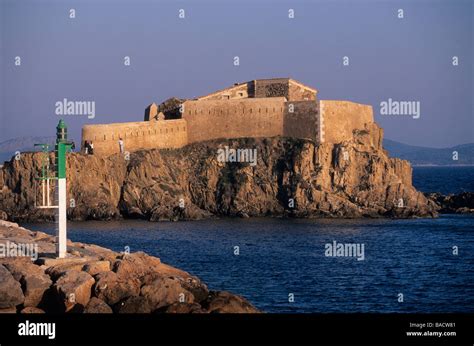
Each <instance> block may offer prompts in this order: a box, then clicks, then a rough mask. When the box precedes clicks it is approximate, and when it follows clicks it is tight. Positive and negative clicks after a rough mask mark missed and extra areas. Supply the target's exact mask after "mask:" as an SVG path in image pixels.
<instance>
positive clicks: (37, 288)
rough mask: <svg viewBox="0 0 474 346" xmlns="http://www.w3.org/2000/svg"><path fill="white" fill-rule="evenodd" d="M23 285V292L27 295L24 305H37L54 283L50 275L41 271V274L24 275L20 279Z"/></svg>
mask: <svg viewBox="0 0 474 346" xmlns="http://www.w3.org/2000/svg"><path fill="white" fill-rule="evenodd" d="M20 283H21V285H22V287H23V294H24V295H25V301H24V303H23V305H24V306H28V307H36V306H38V305H40V303H41V302H42V301H43V299H44V298H45V295H46V294H47V291H48V290H49V289H50V286H51V284H52V281H51V279H50V278H49V276H48V275H46V274H44V273H41V274H39V275H35V274H33V275H24V276H23V277H22V278H21V279H20Z"/></svg>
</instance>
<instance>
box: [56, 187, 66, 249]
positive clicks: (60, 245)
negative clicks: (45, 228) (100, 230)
mask: <svg viewBox="0 0 474 346" xmlns="http://www.w3.org/2000/svg"><path fill="white" fill-rule="evenodd" d="M58 207H59V208H58V214H59V215H58V218H59V220H58V221H59V222H58V230H57V234H56V236H57V244H56V254H57V256H58V257H59V258H64V257H66V252H67V246H66V242H67V235H66V232H67V215H66V178H61V179H58Z"/></svg>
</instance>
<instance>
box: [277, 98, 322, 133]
mask: <svg viewBox="0 0 474 346" xmlns="http://www.w3.org/2000/svg"><path fill="white" fill-rule="evenodd" d="M291 105H293V113H291V112H290V111H291ZM318 126H319V104H318V102H316V101H289V102H287V103H285V114H284V136H287V137H296V138H308V139H311V140H314V141H318V138H319V128H318Z"/></svg>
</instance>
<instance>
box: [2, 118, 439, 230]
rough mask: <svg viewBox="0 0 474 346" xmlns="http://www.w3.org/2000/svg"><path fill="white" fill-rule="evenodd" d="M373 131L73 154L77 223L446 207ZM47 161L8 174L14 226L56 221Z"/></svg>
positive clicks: (6, 206) (431, 212)
mask: <svg viewBox="0 0 474 346" xmlns="http://www.w3.org/2000/svg"><path fill="white" fill-rule="evenodd" d="M381 143H382V129H380V128H379V127H378V126H377V125H376V124H368V125H367V126H366V128H365V129H364V130H356V131H354V133H353V138H352V139H350V140H347V141H345V142H341V143H337V144H331V143H323V144H321V145H316V144H315V143H314V142H312V141H310V140H301V139H291V138H281V137H275V138H266V139H245V138H244V139H234V140H216V141H211V142H204V143H197V144H192V145H188V146H186V147H184V148H181V149H175V150H159V149H154V150H143V151H137V152H133V153H132V154H131V155H130V157H129V160H127V159H126V158H124V157H123V156H120V155H118V154H116V155H113V156H110V157H107V158H99V157H95V156H85V155H83V154H78V153H73V154H69V155H68V167H67V170H68V189H69V195H68V198H69V199H70V207H69V208H68V216H69V218H70V219H73V220H88V219H98V220H109V219H113V218H118V217H127V218H142V219H147V220H151V221H158V220H180V219H193V220H194V219H200V218H207V217H212V216H242V217H246V216H278V217H280V216H292V217H339V218H355V217H418V216H420V217H426V216H435V215H436V211H437V209H438V206H437V205H436V204H435V203H433V201H431V200H428V199H427V198H426V197H425V196H424V195H423V194H422V193H420V192H418V191H417V190H416V189H415V188H414V187H413V186H412V180H411V179H412V169H411V166H410V164H409V163H408V162H407V161H404V160H400V159H396V158H390V157H389V156H388V154H387V152H386V151H385V150H383V148H382V144H381ZM225 146H228V147H229V148H234V149H244V148H248V149H256V150H257V163H256V165H251V164H249V163H245V162H219V160H218V155H217V151H218V149H219V148H224V147H225ZM40 160H41V154H40V153H35V154H32V153H29V154H22V156H21V158H20V160H12V161H10V162H8V163H6V164H5V165H4V166H3V168H2V170H1V171H0V210H2V211H4V212H6V213H7V214H8V216H9V219H11V220H39V219H52V218H54V215H53V214H54V211H51V210H45V209H35V208H34V203H33V201H34V177H35V176H36V175H38V174H39V173H40V172H39V170H40Z"/></svg>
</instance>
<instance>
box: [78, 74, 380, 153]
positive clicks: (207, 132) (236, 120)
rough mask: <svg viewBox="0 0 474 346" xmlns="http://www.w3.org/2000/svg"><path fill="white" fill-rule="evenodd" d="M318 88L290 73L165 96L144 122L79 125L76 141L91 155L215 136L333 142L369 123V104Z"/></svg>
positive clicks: (173, 145) (148, 111)
mask: <svg viewBox="0 0 474 346" xmlns="http://www.w3.org/2000/svg"><path fill="white" fill-rule="evenodd" d="M317 93H318V91H317V90H316V89H314V88H311V87H309V86H307V85H304V84H303V83H300V82H298V81H296V80H294V79H291V78H273V79H259V80H252V81H248V82H244V83H236V84H234V85H233V86H231V87H229V88H226V89H222V90H219V91H216V92H213V93H211V94H208V95H205V96H201V97H198V98H195V99H192V100H184V99H178V98H171V99H168V100H166V101H165V102H163V103H161V104H160V105H157V104H156V103H152V104H151V105H149V106H148V107H147V108H146V109H145V116H144V121H139V122H129V123H115V124H104V125H85V126H84V127H83V130H82V145H84V142H85V141H92V142H93V143H94V149H95V153H96V154H97V155H111V154H114V153H118V152H119V146H118V139H119V138H122V139H123V141H124V142H125V150H126V151H134V150H140V149H151V148H180V147H183V146H185V145H187V144H190V143H195V142H201V141H206V140H212V139H219V138H243V137H274V136H285V137H294V138H304V139H310V140H313V141H315V142H316V143H322V142H332V143H338V142H342V141H344V140H347V139H350V138H352V132H353V131H354V130H356V129H360V130H362V129H364V128H365V127H366V126H368V124H370V123H373V114H372V107H371V106H368V105H362V104H358V103H353V102H349V101H328V100H321V101H318V99H317Z"/></svg>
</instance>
